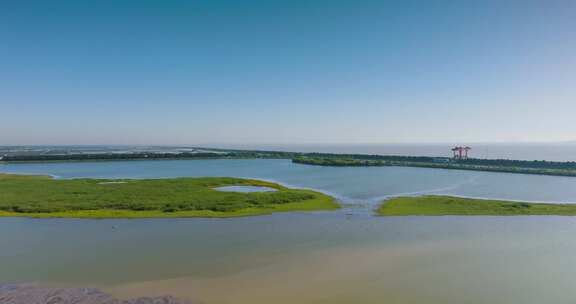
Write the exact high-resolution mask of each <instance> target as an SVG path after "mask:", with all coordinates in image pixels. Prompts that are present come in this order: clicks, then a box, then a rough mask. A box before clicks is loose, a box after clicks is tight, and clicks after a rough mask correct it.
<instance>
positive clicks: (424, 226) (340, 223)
mask: <svg viewBox="0 0 576 304" xmlns="http://www.w3.org/2000/svg"><path fill="white" fill-rule="evenodd" d="M0 171H1V172H14V173H42V174H53V175H55V176H58V177H60V178H74V177H114V178H115V177H118V178H119V177H133V178H155V177H174V176H239V177H251V178H261V179H268V180H275V181H278V182H282V183H284V184H287V185H293V186H297V187H306V188H313V189H318V190H321V191H325V192H327V193H331V194H333V195H336V196H337V197H339V198H340V199H342V201H343V202H345V203H346V206H347V207H346V208H345V209H343V210H341V211H336V212H313V213H286V214H275V215H271V216H261V217H247V218H236V219H140V220H119V219H116V220H77V219H49V220H40V219H25V218H1V219H0V282H30V281H34V282H40V283H44V284H56V285H65V286H68V285H74V286H96V287H102V288H104V289H106V290H108V291H110V292H112V293H114V294H116V295H118V296H127V297H128V296H133V295H154V294H174V295H176V296H181V297H185V298H190V299H198V300H201V301H203V302H204V303H208V304H209V303H240V304H242V303H574V302H575V301H576V289H575V288H573V285H574V277H575V276H576V255H575V254H574V252H576V238H575V237H574V236H575V235H576V218H573V217H553V216H543V217H524V216H518V217H452V216H449V217H390V218H388V217H374V216H372V214H371V213H372V209H373V208H374V207H375V206H376V204H377V202H378V201H379V200H380V199H381V198H383V197H386V196H391V195H400V194H420V193H422V194H424V193H446V194H457V195H466V196H479V197H492V198H507V199H519V200H531V201H547V202H553V201H559V202H576V178H566V177H550V176H531V175H512V174H500V173H484V172H472V171H470V172H468V171H453V170H432V169H421V168H394V167H390V168H387V167H383V168H329V167H313V166H305V165H297V164H292V163H290V162H289V161H284V160H192V161H131V162H94V163H49V164H40V163H38V164H8V165H0Z"/></svg>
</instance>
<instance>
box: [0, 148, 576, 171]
mask: <svg viewBox="0 0 576 304" xmlns="http://www.w3.org/2000/svg"><path fill="white" fill-rule="evenodd" d="M163 159H291V160H292V161H293V162H294V163H298V164H305V165H316V166H332V167H366V166H403V167H422V168H437V169H455V170H474V171H489V172H507V173H521V174H540V175H556V176H576V162H555V161H544V160H534V161H527V160H511V159H478V158H469V159H452V158H448V157H430V156H400V155H369V154H335V153H299V152H282V151H257V150H227V149H207V148H203V150H202V152H180V153H159V152H134V153H130V152H128V153H74V154H21V155H19V154H13V155H4V156H1V157H0V161H3V162H46V161H109V160H163Z"/></svg>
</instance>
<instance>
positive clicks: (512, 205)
mask: <svg viewBox="0 0 576 304" xmlns="http://www.w3.org/2000/svg"><path fill="white" fill-rule="evenodd" d="M377 214H378V215H384V216H402V215H431V216H433V215H576V204H542V203H526V202H512V201H500V200H485V199H474V198H462V197H452V196H436V195H429V196H418V197H397V198H392V199H390V200H388V201H385V202H384V203H383V204H382V205H381V206H380V208H378V210H377Z"/></svg>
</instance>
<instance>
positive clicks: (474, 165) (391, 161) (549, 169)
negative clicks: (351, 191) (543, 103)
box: [292, 156, 576, 176]
mask: <svg viewBox="0 0 576 304" xmlns="http://www.w3.org/2000/svg"><path fill="white" fill-rule="evenodd" d="M410 158H411V157H406V160H399V159H398V157H396V156H393V157H387V156H382V158H374V159H367V158H363V157H361V158H356V157H309V156H298V157H295V158H293V159H292V161H293V162H294V163H298V164H306V165H315V166H331V167H372V166H375V167H382V166H399V167H420V168H435V169H453V170H472V171H488V172H505V173H519V174H538V175H554V176H576V162H549V161H522V160H508V159H460V160H454V159H449V158H432V157H429V158H428V157H414V158H411V159H410ZM426 158H427V160H422V159H426Z"/></svg>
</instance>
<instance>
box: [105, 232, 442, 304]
mask: <svg viewBox="0 0 576 304" xmlns="http://www.w3.org/2000/svg"><path fill="white" fill-rule="evenodd" d="M442 245H447V244H446V243H443V244H433V245H431V244H426V245H419V246H406V247H401V248H384V247H380V246H374V247H370V248H345V249H335V250H321V251H318V252H316V253H314V254H312V255H298V254H296V256H294V257H291V258H288V259H282V260H279V261H276V263H273V264H267V265H265V266H262V267H258V266H257V267H254V268H253V269H248V270H242V271H239V272H236V273H228V274H224V275H221V276H217V277H182V278H174V279H165V280H156V281H146V282H133V283H128V284H122V285H118V286H115V287H112V288H109V289H106V291H107V292H110V293H111V294H113V295H116V296H119V297H133V296H135V295H142V294H146V295H157V294H166V293H167V294H172V295H176V296H179V297H183V298H187V297H190V296H192V295H194V296H195V297H196V298H197V299H200V300H202V301H203V303H210V304H233V303H234V304H248V303H250V304H268V303H275V304H288V303H301V304H308V303H338V304H340V303H374V304H376V303H383V300H386V303H401V302H400V301H403V300H415V301H420V300H423V299H424V298H421V297H420V295H416V294H413V293H411V291H410V289H411V287H410V284H407V280H408V281H409V280H410V279H411V276H412V274H414V273H419V274H422V275H426V273H425V270H423V269H422V268H421V267H420V266H421V264H420V263H417V261H418V260H419V259H420V258H422V256H423V255H426V254H427V253H431V252H443V253H444V252H446V251H449V250H450V249H449V248H450V247H451V246H446V247H444V246H442ZM398 274H401V275H398ZM399 294H400V295H402V296H400V297H399V298H395V297H397V296H398V295H399ZM414 303H416V302H414Z"/></svg>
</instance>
